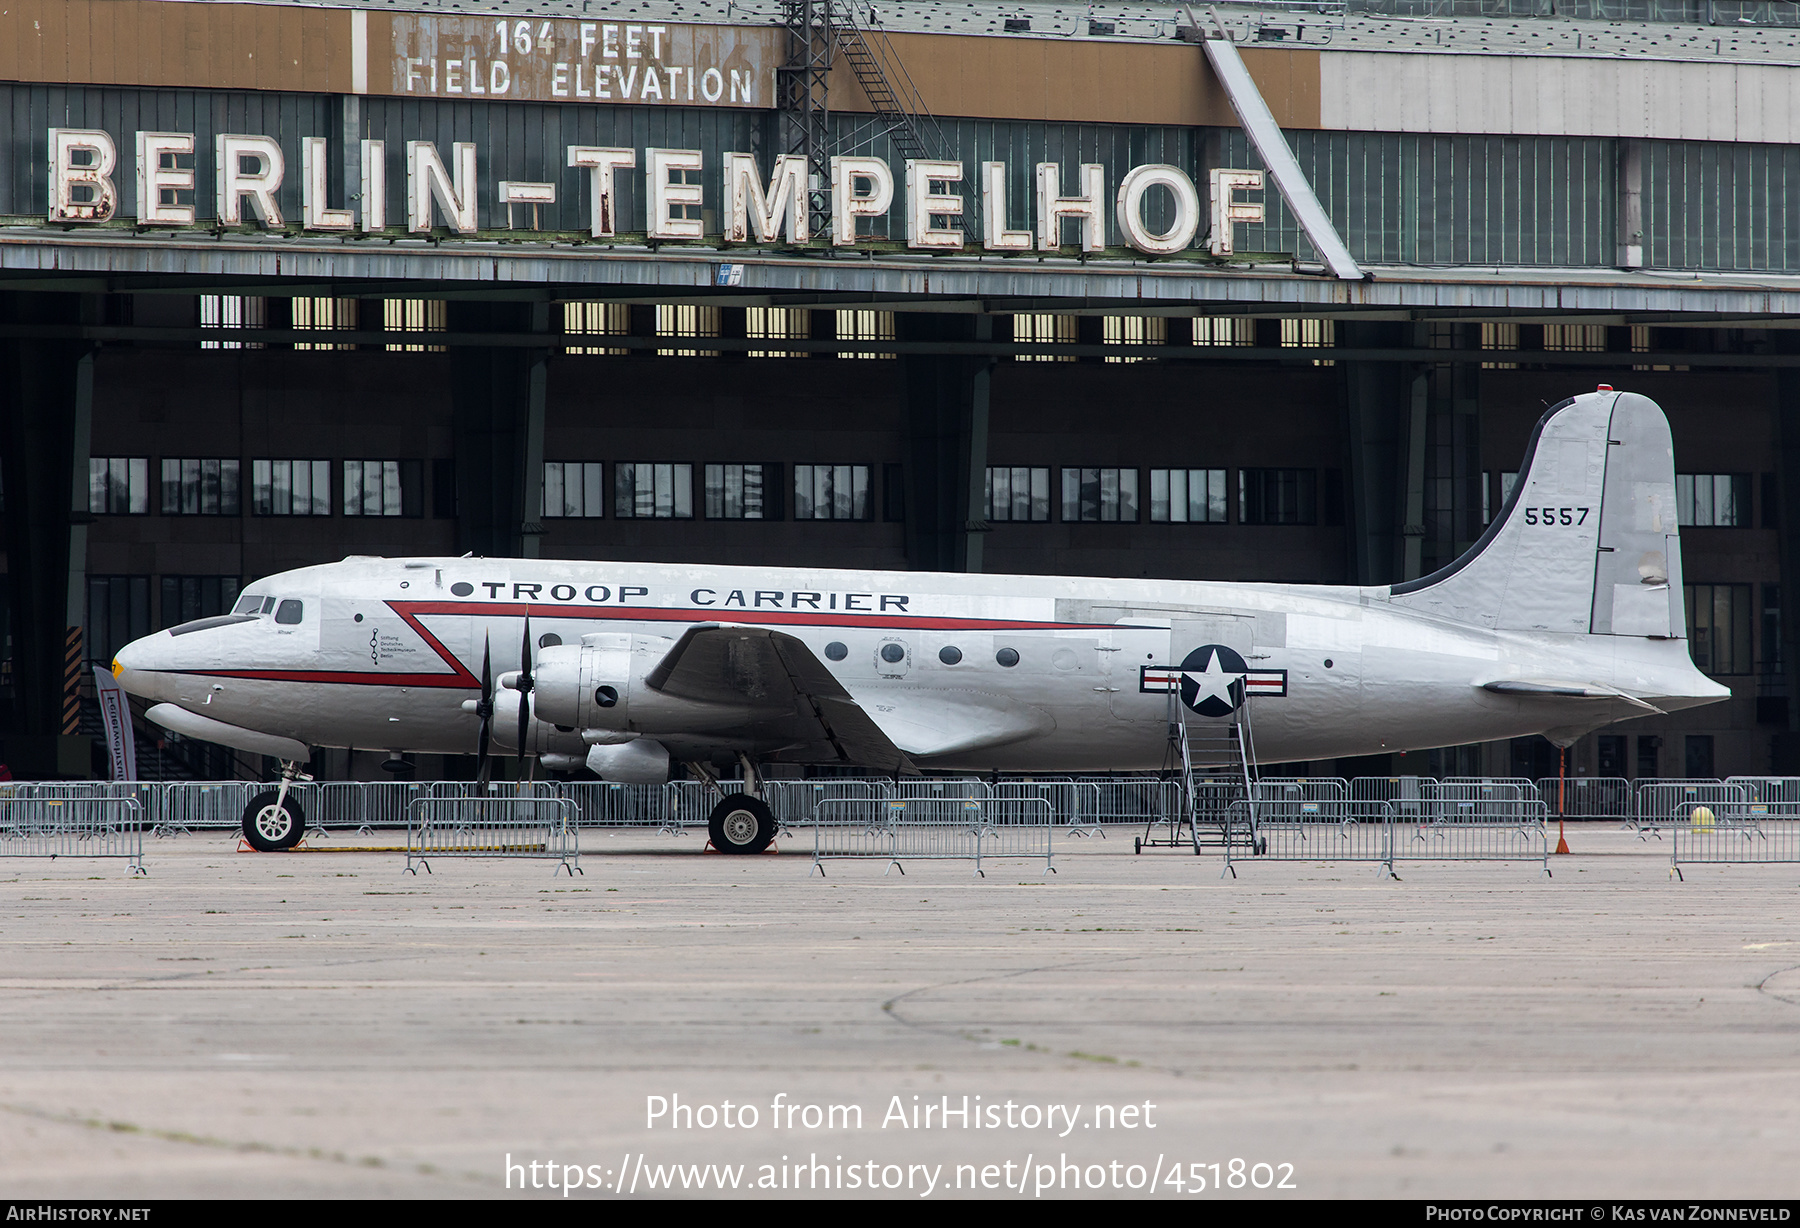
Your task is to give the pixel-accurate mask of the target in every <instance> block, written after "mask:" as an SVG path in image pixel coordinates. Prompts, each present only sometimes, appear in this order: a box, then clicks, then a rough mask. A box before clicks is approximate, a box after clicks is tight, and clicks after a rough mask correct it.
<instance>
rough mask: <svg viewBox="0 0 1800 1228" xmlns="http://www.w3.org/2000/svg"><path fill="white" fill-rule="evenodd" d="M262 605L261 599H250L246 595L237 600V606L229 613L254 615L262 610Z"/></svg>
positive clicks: (250, 597)
mask: <svg viewBox="0 0 1800 1228" xmlns="http://www.w3.org/2000/svg"><path fill="white" fill-rule="evenodd" d="M262 603H263V599H262V598H261V597H252V596H249V595H248V594H246V595H245V596H242V597H239V598H238V602H237V605H235V606H233V607H232V610H231V612H232V613H233V614H254V613H256V612H257V611H258V610H261V609H262Z"/></svg>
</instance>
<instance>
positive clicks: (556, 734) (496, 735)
mask: <svg viewBox="0 0 1800 1228" xmlns="http://www.w3.org/2000/svg"><path fill="white" fill-rule="evenodd" d="M523 698H524V697H523V696H522V695H520V694H519V693H518V692H517V691H509V690H505V689H502V688H498V687H497V688H495V690H494V720H493V724H492V725H490V726H489V735H490V736H491V737H492V738H493V740H494V743H495V745H496V746H498V747H499V748H500V749H501V750H504V751H508V752H512V753H515V754H516V753H517V752H518V750H519V701H520V700H521V699H523ZM534 709H535V705H534ZM525 753H526V754H528V755H551V754H563V755H573V756H575V757H576V758H577V759H579V758H581V757H582V756H585V755H586V754H587V743H586V742H584V741H582V738H581V733H580V731H579V730H575V729H570V730H562V729H558V728H557V727H556V725H555V724H554V723H549V722H546V721H544V720H542V719H541V718H539V717H537V716H536V713H535V711H534V719H532V720H528V721H526V722H525Z"/></svg>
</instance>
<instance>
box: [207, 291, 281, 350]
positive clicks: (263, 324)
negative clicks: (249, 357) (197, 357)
mask: <svg viewBox="0 0 1800 1228" xmlns="http://www.w3.org/2000/svg"><path fill="white" fill-rule="evenodd" d="M268 326H269V300H268V299H266V298H243V297H240V296H239V295H235V294H202V295H201V296H200V327H201V328H267V327H268ZM200 348H201V349H203V350H260V349H262V348H263V347H262V342H260V341H202V342H201V343H200Z"/></svg>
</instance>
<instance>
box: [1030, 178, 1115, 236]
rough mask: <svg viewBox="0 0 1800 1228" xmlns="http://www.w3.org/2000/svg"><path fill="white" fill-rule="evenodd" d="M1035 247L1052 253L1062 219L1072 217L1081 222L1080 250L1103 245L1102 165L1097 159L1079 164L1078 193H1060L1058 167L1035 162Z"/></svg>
mask: <svg viewBox="0 0 1800 1228" xmlns="http://www.w3.org/2000/svg"><path fill="white" fill-rule="evenodd" d="M1037 189H1038V190H1037V229H1038V250H1039V251H1041V252H1053V251H1055V250H1056V249H1057V248H1059V247H1061V246H1062V222H1063V219H1064V218H1066V217H1072V218H1074V219H1075V220H1076V221H1078V222H1080V223H1081V250H1082V251H1084V252H1097V251H1099V250H1100V249H1102V248H1103V247H1105V246H1106V168H1105V167H1104V166H1101V165H1100V164H1099V163H1098V162H1083V163H1082V164H1081V195H1080V196H1064V195H1062V168H1061V167H1059V166H1058V165H1057V164H1056V163H1054V162H1039V163H1038V164H1037Z"/></svg>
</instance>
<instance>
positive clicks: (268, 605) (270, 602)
mask: <svg viewBox="0 0 1800 1228" xmlns="http://www.w3.org/2000/svg"><path fill="white" fill-rule="evenodd" d="M274 608H275V598H273V597H264V598H263V605H262V612H263V613H264V614H267V613H268V612H269V611H270V610H273V609H274Z"/></svg>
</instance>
